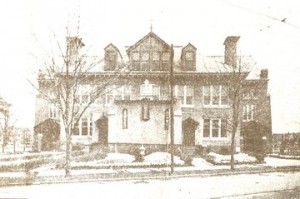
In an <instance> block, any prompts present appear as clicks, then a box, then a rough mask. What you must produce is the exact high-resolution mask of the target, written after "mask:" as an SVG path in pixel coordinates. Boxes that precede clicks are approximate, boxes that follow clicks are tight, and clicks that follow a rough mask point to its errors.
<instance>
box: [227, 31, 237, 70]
mask: <svg viewBox="0 0 300 199" xmlns="http://www.w3.org/2000/svg"><path fill="white" fill-rule="evenodd" d="M239 39H240V37H239V36H228V37H227V38H226V39H225V41H224V45H225V55H224V63H225V64H227V65H229V66H233V67H234V68H236V66H237V53H236V43H237V42H238V40H239Z"/></svg>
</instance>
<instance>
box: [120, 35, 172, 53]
mask: <svg viewBox="0 0 300 199" xmlns="http://www.w3.org/2000/svg"><path fill="white" fill-rule="evenodd" d="M150 35H152V36H154V37H155V38H157V39H158V40H159V41H161V42H162V43H163V44H164V45H166V46H168V48H171V46H170V45H169V44H168V43H166V42H165V41H164V40H162V39H161V38H160V37H159V36H157V35H156V34H155V33H154V32H152V31H151V32H149V33H148V34H147V35H145V36H144V37H143V38H141V39H140V40H138V41H137V42H136V43H135V44H133V45H132V46H130V47H129V48H128V49H127V50H126V52H127V54H128V53H129V52H131V51H132V49H133V48H134V47H135V46H137V45H139V44H140V43H142V42H143V41H144V40H145V39H146V38H147V37H149V36H150Z"/></svg>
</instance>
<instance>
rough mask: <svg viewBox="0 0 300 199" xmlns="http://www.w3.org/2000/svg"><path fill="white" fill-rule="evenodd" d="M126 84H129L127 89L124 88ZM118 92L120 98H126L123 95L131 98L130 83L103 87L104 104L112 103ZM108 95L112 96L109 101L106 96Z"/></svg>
mask: <svg viewBox="0 0 300 199" xmlns="http://www.w3.org/2000/svg"><path fill="white" fill-rule="evenodd" d="M126 86H129V88H128V89H129V90H126ZM125 91H129V92H128V93H127V92H125ZM118 94H121V100H126V99H125V96H127V95H129V99H128V100H130V99H131V85H126V84H124V85H111V86H107V87H106V88H105V105H106V106H110V105H112V104H113V102H114V100H115V97H116V96H117V95H118ZM109 96H112V98H113V99H112V101H111V102H109V101H108V97H109Z"/></svg>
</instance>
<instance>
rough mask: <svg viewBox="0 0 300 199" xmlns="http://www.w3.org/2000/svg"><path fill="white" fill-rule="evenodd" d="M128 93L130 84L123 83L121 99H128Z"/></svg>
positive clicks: (129, 93)
mask: <svg viewBox="0 0 300 199" xmlns="http://www.w3.org/2000/svg"><path fill="white" fill-rule="evenodd" d="M130 95H131V85H124V91H123V99H124V100H130Z"/></svg>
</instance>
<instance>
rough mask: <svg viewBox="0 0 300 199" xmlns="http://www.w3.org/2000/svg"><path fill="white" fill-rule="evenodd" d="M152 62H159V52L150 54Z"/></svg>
mask: <svg viewBox="0 0 300 199" xmlns="http://www.w3.org/2000/svg"><path fill="white" fill-rule="evenodd" d="M152 60H153V61H159V52H153V53H152Z"/></svg>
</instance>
